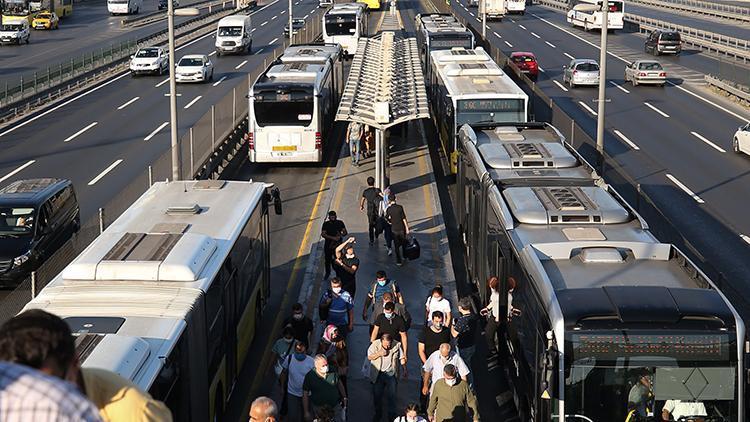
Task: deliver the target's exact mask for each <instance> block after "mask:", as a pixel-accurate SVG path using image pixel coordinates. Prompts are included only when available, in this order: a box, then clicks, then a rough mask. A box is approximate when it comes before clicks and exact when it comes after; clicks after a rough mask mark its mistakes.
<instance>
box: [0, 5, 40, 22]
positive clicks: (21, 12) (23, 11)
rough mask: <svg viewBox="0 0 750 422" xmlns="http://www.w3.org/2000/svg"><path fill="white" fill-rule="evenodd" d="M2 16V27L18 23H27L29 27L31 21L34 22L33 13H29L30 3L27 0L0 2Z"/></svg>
mask: <svg viewBox="0 0 750 422" xmlns="http://www.w3.org/2000/svg"><path fill="white" fill-rule="evenodd" d="M1 1H2V6H3V7H2V10H3V12H2V13H3V15H2V19H1V20H0V22H1V23H2V24H3V25H13V24H17V23H19V22H20V21H24V20H25V21H28V22H29V25H31V21H33V20H34V13H33V12H32V11H31V3H30V2H29V0H1Z"/></svg>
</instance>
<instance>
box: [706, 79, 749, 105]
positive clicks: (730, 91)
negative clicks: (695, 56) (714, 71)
mask: <svg viewBox="0 0 750 422" xmlns="http://www.w3.org/2000/svg"><path fill="white" fill-rule="evenodd" d="M703 78H704V79H705V80H706V83H708V85H709V86H710V87H712V88H714V89H717V90H719V91H721V92H723V93H725V94H726V95H729V96H732V97H734V98H736V99H737V100H738V101H739V102H740V103H742V104H744V105H748V106H750V89H748V87H746V86H742V85H739V84H734V83H731V82H728V81H725V80H722V79H719V78H716V77H714V76H713V75H705V76H704V77H703Z"/></svg>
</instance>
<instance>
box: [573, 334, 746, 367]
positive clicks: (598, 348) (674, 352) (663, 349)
mask: <svg viewBox="0 0 750 422" xmlns="http://www.w3.org/2000/svg"><path fill="white" fill-rule="evenodd" d="M571 343H572V346H573V358H574V359H576V360H577V359H582V358H591V357H593V358H596V359H600V360H616V359H618V358H635V357H665V358H672V359H677V360H696V361H726V360H728V359H729V356H730V346H731V345H732V344H733V342H732V340H731V337H730V336H729V335H725V334H677V333H674V334H670V333H659V334H643V333H627V334H614V333H613V334H573V335H571Z"/></svg>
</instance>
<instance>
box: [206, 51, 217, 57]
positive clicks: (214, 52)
mask: <svg viewBox="0 0 750 422" xmlns="http://www.w3.org/2000/svg"><path fill="white" fill-rule="evenodd" d="M214 54H216V50H214V51H212V52H210V53H208V57H211V56H213V55H214Z"/></svg>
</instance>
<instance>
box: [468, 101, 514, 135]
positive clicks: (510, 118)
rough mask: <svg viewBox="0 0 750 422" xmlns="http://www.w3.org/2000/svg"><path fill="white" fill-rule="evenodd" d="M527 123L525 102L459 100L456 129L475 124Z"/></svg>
mask: <svg viewBox="0 0 750 422" xmlns="http://www.w3.org/2000/svg"><path fill="white" fill-rule="evenodd" d="M525 121H526V105H525V101H524V100H522V99H516V98H507V99H506V98H503V99H494V98H493V99H472V100H459V101H458V105H457V107H456V128H460V127H461V126H463V125H465V124H467V123H468V124H474V123H511V122H512V123H520V122H525Z"/></svg>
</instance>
